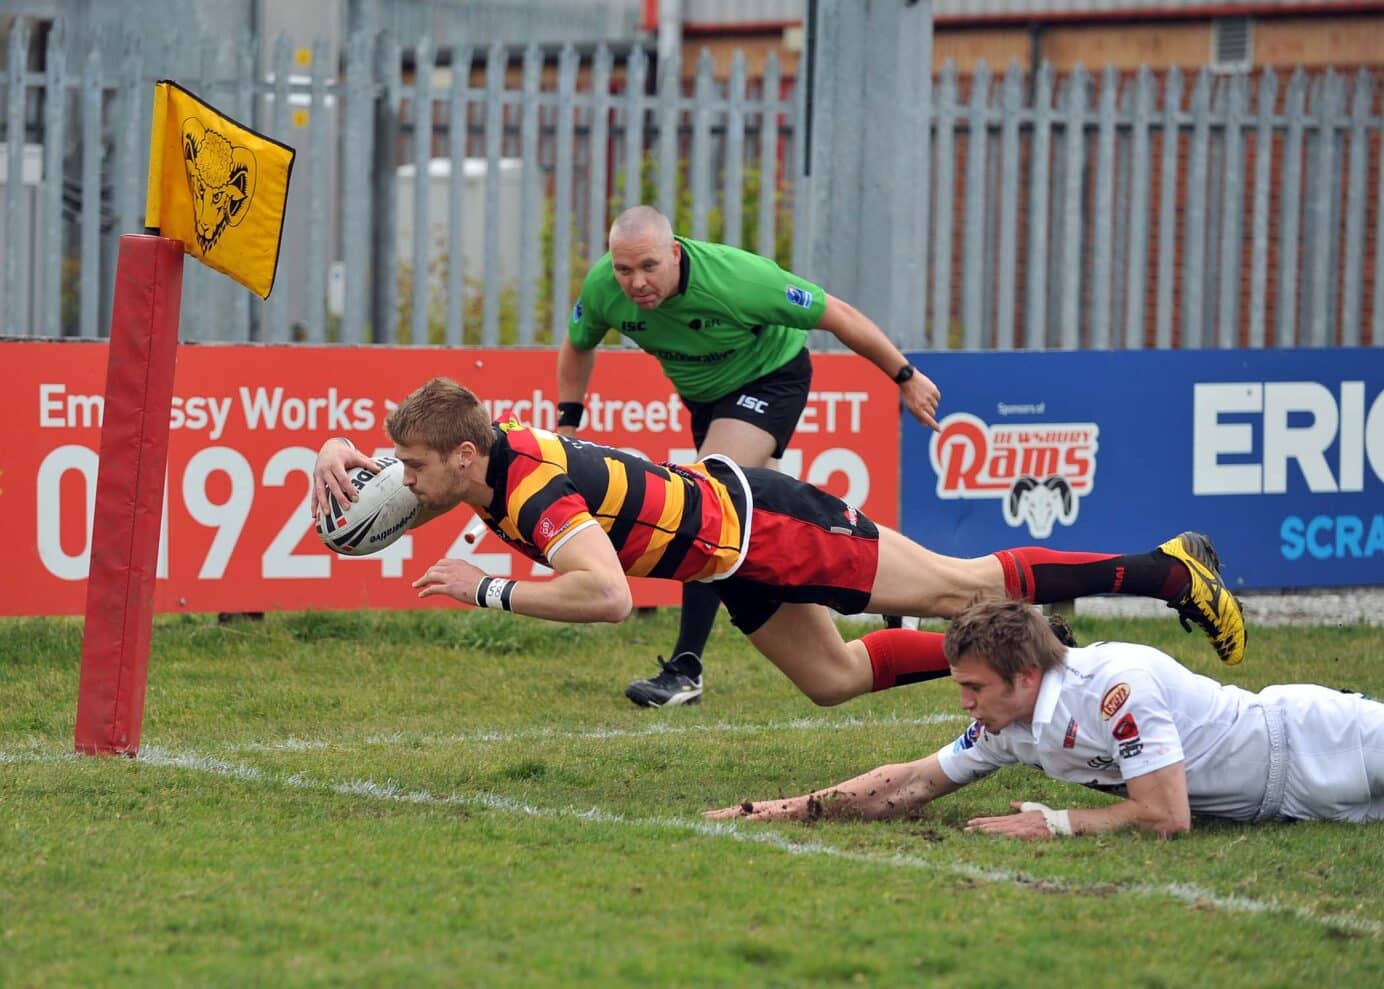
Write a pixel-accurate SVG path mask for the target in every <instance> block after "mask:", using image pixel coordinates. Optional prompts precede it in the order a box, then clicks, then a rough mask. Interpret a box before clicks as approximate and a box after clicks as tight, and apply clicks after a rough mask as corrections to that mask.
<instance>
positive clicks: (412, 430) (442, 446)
mask: <svg viewBox="0 0 1384 989" xmlns="http://www.w3.org/2000/svg"><path fill="white" fill-rule="evenodd" d="M384 428H385V429H386V430H387V431H388V432H389V438H390V439H392V440H393V441H394V442H395V443H397V444H399V445H400V446H408V445H409V444H412V443H422V444H423V445H424V446H426V447H427V448H428V449H430V450H436V451H437V452H438V453H442V454H446V453H451V452H452V451H453V450H455V449H456V448H457V447H459V446H461V444H462V443H464V442H466V441H468V440H469V441H470V442H472V443H474V444H475V445H476V450H477V451H478V452H480V453H489V452H490V443H491V440H492V439H493V438H494V435H495V434H494V431H493V430H492V429H491V423H490V414H489V413H488V412H486V411H485V406H484V405H482V404H481V400H480V399H479V398H477V397H476V394H475V392H473V391H471V389H469V388H463V387H462V386H461V385H459V384H457V383H456V382H455V381H453V380H451V379H450V378H433V379H432V380H431V381H429V382H428V383H427V384H425V385H423V386H422V387H421V388H418V389H415V390H414V391H413V393H412V394H410V395H409V396H408V398H406V399H404V400H403V401H402V402H400V403H399V406H398V408H396V409H395V410H394V411H393V412H391V413H390V414H389V418H388V419H386V420H385V423H384Z"/></svg>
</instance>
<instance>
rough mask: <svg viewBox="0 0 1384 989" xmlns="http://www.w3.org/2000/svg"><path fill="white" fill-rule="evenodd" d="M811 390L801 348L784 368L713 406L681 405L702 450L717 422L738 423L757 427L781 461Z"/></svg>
mask: <svg viewBox="0 0 1384 989" xmlns="http://www.w3.org/2000/svg"><path fill="white" fill-rule="evenodd" d="M811 388H812V357H811V355H810V354H808V352H807V348H806V347H804V348H803V349H802V350H800V351H798V356H797V357H794V358H793V359H792V360H790V361H789V362H788V363H787V364H785V365H783V366H782V367H780V368H777V369H775V370H773V371H770V372H769V373H768V374H766V375H764V376H762V377H759V378H755V379H754V380H753V381H750V382H747V383H745V384H743V385H741V386H740V387H739V388H736V389H735V390H734V391H732V392H730V393H729V394H727V395H724V396H723V397H721V398H718V399H717V400H716V401H714V402H692V401H689V400H688V399H685V398H684V399H683V400H682V404H683V405H686V406H687V411H688V412H690V413H691V414H692V440H693V442H694V443H696V445H697V449H698V450H700V449H701V448H702V441H703V440H705V439H706V433H707V430H709V429H710V428H711V424H712V422H714V421H715V420H717V419H739V420H740V421H741V422H748V423H749V424H750V425H752V426H758V427H759V428H760V429H762V430H764V431H765V432H766V433H768V434H769V435H770V436H772V437H773V438H774V456H775V457H782V456H783V451H784V450H786V449H788V441H789V440H790V439H792V438H793V430H795V429H797V428H798V420H799V419H800V418H801V417H802V414H803V409H805V408H806V407H807V393H808V392H809V391H810V390H811Z"/></svg>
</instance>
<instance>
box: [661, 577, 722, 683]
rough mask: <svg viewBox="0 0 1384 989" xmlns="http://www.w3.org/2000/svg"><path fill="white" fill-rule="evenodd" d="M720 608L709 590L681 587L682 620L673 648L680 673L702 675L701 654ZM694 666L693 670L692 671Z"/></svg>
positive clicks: (695, 586) (714, 595)
mask: <svg viewBox="0 0 1384 989" xmlns="http://www.w3.org/2000/svg"><path fill="white" fill-rule="evenodd" d="M720 608H721V599H720V597H718V596H717V594H716V592H715V591H713V590H712V589H711V588H710V587H707V586H706V585H705V584H698V583H692V584H684V585H683V588H682V618H681V621H680V623H679V625H678V641H677V643H676V644H675V645H674V646H673V658H674V659H675V660H677V664H678V670H679V672H682V673H685V674H687V675H688V676H691V677H697V676H701V675H702V652H703V651H704V650H705V649H706V640H707V639H708V638H710V637H711V629H712V626H714V625H715V624H716V612H717V611H719V610H720ZM689 654H690V655H689ZM693 666H695V667H696V668H695V669H692V668H691V667H693Z"/></svg>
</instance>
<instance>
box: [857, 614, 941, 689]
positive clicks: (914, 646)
mask: <svg viewBox="0 0 1384 989" xmlns="http://www.w3.org/2000/svg"><path fill="white" fill-rule="evenodd" d="M943 638H944V636H943V635H942V633H941V632H919V631H918V630H916V629H911V628H885V629H880V630H879V631H878V632H870V633H869V634H868V635H863V636H861V638H860V641H861V642H863V643H865V651H866V652H868V653H869V654H870V666H871V667H873V668H874V671H875V683H874V686H873V687H871V688H870V689H871V690H888V689H889V688H890V687H902V686H903V685H904V684H908V683H920V682H921V681H923V680H936V679H937V678H938V677H944V676H946V675H947V674H948V673H949V672H950V671H951V667H949V666H948V665H947V657H946V655H945V654H944V653H943V652H942V640H943Z"/></svg>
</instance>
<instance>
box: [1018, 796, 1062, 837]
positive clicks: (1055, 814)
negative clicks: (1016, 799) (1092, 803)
mask: <svg viewBox="0 0 1384 989" xmlns="http://www.w3.org/2000/svg"><path fill="white" fill-rule="evenodd" d="M1019 810H1021V811H1030V810H1036V811H1039V812H1040V813H1041V814H1042V815H1043V820H1044V821H1046V822H1047V825H1048V834H1051V835H1056V836H1057V837H1059V838H1070V837H1071V836H1072V835H1073V834H1075V832H1074V831H1072V815H1071V814H1070V813H1068V812H1067V811H1065V810H1053V809H1052V808H1051V807H1049V806H1048V805H1047V804H1040V803H1038V802H1037V801H1036V800H1029V801H1025V802H1024V803H1022V804H1020V805H1019Z"/></svg>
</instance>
